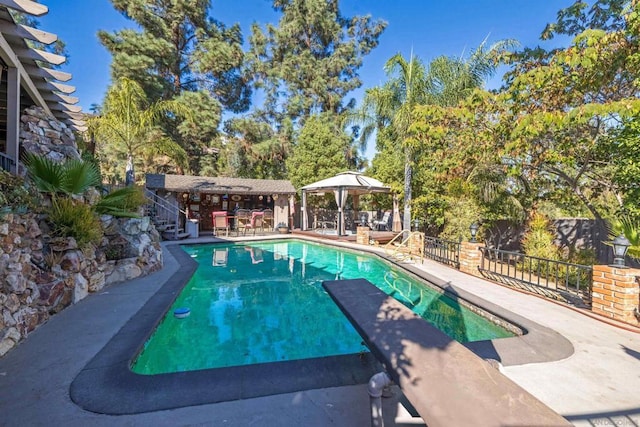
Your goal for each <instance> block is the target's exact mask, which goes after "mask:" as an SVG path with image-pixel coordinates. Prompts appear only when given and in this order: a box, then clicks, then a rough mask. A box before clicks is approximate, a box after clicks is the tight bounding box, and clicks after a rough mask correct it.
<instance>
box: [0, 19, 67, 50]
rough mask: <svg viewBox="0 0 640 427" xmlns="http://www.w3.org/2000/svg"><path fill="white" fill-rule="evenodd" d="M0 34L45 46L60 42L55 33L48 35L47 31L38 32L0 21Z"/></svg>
mask: <svg viewBox="0 0 640 427" xmlns="http://www.w3.org/2000/svg"><path fill="white" fill-rule="evenodd" d="M0 32H2V33H4V34H8V35H10V36H16V37H20V38H23V39H29V40H34V41H37V42H40V43H44V44H51V43H53V42H55V41H56V40H58V36H57V35H55V34H53V33H47V32H46V31H42V30H38V29H37V28H32V27H27V26H26V25H22V24H13V23H11V22H8V21H2V20H0Z"/></svg>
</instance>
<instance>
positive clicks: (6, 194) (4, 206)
mask: <svg viewBox="0 0 640 427" xmlns="http://www.w3.org/2000/svg"><path fill="white" fill-rule="evenodd" d="M41 205H42V197H40V194H39V193H38V192H37V191H36V190H35V189H34V188H33V187H31V186H29V185H27V183H26V182H25V181H24V179H23V178H21V177H19V176H15V175H12V174H10V173H9V172H6V171H3V170H0V215H1V213H2V212H4V213H8V212H17V213H21V212H23V211H27V210H31V211H36V210H37V209H38V207H40V206H41Z"/></svg>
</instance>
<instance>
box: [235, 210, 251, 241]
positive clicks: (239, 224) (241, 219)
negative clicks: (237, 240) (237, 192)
mask: <svg viewBox="0 0 640 427" xmlns="http://www.w3.org/2000/svg"><path fill="white" fill-rule="evenodd" d="M250 223H251V212H249V210H248V209H238V210H237V211H236V232H237V233H238V236H239V235H240V231H242V234H243V235H244V234H247V228H249V227H250V226H251V224H250Z"/></svg>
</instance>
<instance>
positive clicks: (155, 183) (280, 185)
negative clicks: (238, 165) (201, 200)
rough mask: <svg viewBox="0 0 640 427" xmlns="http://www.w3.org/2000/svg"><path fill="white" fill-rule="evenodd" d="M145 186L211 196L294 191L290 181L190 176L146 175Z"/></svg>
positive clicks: (285, 193) (287, 192) (290, 192)
mask: <svg viewBox="0 0 640 427" xmlns="http://www.w3.org/2000/svg"><path fill="white" fill-rule="evenodd" d="M146 186H147V188H150V189H163V190H166V191H174V192H193V191H197V192H201V193H211V194H227V193H228V194H247V195H261V194H263V195H267V194H282V195H293V194H295V193H296V189H295V188H294V187H293V185H292V184H291V181H287V180H282V179H248V178H228V177H223V176H218V177H206V176H190V175H168V174H167V175H165V174H151V173H150V174H147V175H146Z"/></svg>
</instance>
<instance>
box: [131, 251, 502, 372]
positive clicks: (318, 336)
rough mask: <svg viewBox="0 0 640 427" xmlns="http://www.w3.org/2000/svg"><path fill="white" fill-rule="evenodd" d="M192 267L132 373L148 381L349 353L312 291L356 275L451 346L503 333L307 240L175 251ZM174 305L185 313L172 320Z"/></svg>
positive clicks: (329, 305) (330, 309) (320, 295)
mask: <svg viewBox="0 0 640 427" xmlns="http://www.w3.org/2000/svg"><path fill="white" fill-rule="evenodd" d="M183 249H184V250H185V251H186V252H187V253H188V254H189V255H190V256H191V257H192V259H194V260H195V261H197V262H198V264H199V266H198V269H197V270H196V272H195V274H194V275H193V277H192V278H191V280H190V281H189V282H188V283H187V285H186V286H185V288H184V289H183V291H182V292H181V293H180V295H179V296H178V297H177V299H176V300H175V302H174V304H173V305H172V306H171V308H170V309H169V311H168V314H167V315H166V316H165V317H164V319H163V320H162V322H161V323H160V324H159V325H158V327H157V329H156V330H155V332H154V333H153V335H152V336H151V338H150V339H149V340H148V341H147V342H146V344H145V345H144V348H143V350H142V351H141V353H140V354H139V356H138V357H137V359H136V360H135V362H134V363H133V366H132V370H133V371H134V372H136V373H139V374H146V375H153V374H160V373H168V372H183V371H192V370H199V369H208V368H219V367H229V366H240V365H251V364H258V363H269V362H277V361H285V360H299V359H307V358H317V357H326V356H333V355H343V354H353V353H360V352H364V351H366V347H364V345H363V344H362V339H361V338H360V336H359V335H358V334H357V332H356V331H355V330H354V329H353V327H352V326H351V324H350V323H349V321H348V320H347V319H346V318H345V317H344V316H343V315H342V313H341V312H340V310H339V309H338V308H337V306H335V304H334V303H333V302H332V301H331V299H330V298H329V297H328V295H326V293H325V292H324V290H323V289H322V287H321V283H322V281H324V280H335V279H351V278H365V279H367V280H369V281H370V282H372V283H373V284H375V285H376V286H378V287H379V288H380V289H382V290H383V291H384V292H386V293H387V294H389V295H392V296H394V297H395V298H396V299H398V300H400V301H401V302H403V303H405V304H406V305H408V306H410V307H413V309H414V311H415V312H417V313H418V314H420V315H421V316H423V317H424V318H425V319H427V320H428V321H429V322H431V323H432V324H434V325H435V326H436V327H438V328H439V329H441V330H443V331H444V332H445V333H447V334H448V335H450V336H451V337H453V338H455V339H456V340H458V341H461V342H468V341H476V340H490V339H494V338H503V337H509V336H513V335H514V334H513V333H512V332H509V331H508V330H506V329H504V328H501V327H500V326H498V325H496V324H495V323H492V322H490V321H489V320H487V319H485V318H483V317H482V316H479V315H478V314H476V313H475V312H473V311H472V310H469V309H467V308H466V307H463V306H461V305H460V303H459V302H458V301H456V300H454V299H451V298H449V297H447V296H445V295H443V294H442V293H440V292H438V291H436V290H434V289H432V288H431V287H429V286H426V285H425V284H424V283H421V282H420V281H419V280H417V279H415V278H413V277H412V276H410V275H408V274H405V273H403V272H401V271H399V270H396V269H395V268H394V267H393V266H392V265H391V264H388V263H387V262H385V261H383V260H381V259H379V258H377V257H375V256H372V255H368V254H365V253H362V252H356V251H345V250H342V249H337V248H335V247H330V246H324V245H319V244H315V243H310V242H302V241H293V240H287V241H286V242H282V241H280V242H274V241H269V242H252V243H246V244H238V245H233V244H223V245H221V244H211V245H194V246H183ZM179 307H189V308H190V310H191V314H190V316H189V317H187V318H183V319H178V318H176V317H174V316H173V315H172V313H173V312H174V310H175V309H176V308H179Z"/></svg>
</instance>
